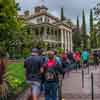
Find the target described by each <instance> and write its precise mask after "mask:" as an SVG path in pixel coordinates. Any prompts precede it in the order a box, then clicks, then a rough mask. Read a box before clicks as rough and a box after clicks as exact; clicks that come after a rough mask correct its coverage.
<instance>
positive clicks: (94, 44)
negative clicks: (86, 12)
mask: <svg viewBox="0 0 100 100" xmlns="http://www.w3.org/2000/svg"><path fill="white" fill-rule="evenodd" d="M90 40H91V48H97V38H96V32H94V25H93V12H92V9H91V10H90Z"/></svg>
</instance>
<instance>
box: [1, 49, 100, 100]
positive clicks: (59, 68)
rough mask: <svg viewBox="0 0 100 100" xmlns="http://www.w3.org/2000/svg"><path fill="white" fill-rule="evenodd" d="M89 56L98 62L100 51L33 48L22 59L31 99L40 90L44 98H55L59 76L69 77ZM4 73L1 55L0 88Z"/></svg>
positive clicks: (35, 97) (38, 94)
mask: <svg viewBox="0 0 100 100" xmlns="http://www.w3.org/2000/svg"><path fill="white" fill-rule="evenodd" d="M90 57H93V59H94V64H95V65H98V64H99V60H100V52H96V51H95V52H92V53H90V52H89V51H88V50H87V49H84V50H83V51H82V52H80V51H78V50H76V51H75V52H70V51H68V50H66V52H61V53H58V52H57V51H56V50H54V49H51V50H49V51H41V50H39V49H37V48H33V49H32V54H31V56H29V57H27V58H26V59H25V61H24V68H25V76H26V80H27V83H28V84H30V85H31V87H32V91H31V93H32V94H31V95H32V100H38V99H39V97H40V94H41V92H44V96H45V100H50V99H52V100H57V92H58V87H60V86H59V78H61V79H62V80H63V79H64V76H65V74H66V76H68V77H69V75H70V71H71V70H73V69H76V70H78V69H80V68H81V67H88V65H89V59H90ZM82 65H84V66H82ZM4 73H5V62H4V58H3V56H2V55H1V56H0V88H1V86H2V84H3V75H4ZM0 90H1V89H0Z"/></svg>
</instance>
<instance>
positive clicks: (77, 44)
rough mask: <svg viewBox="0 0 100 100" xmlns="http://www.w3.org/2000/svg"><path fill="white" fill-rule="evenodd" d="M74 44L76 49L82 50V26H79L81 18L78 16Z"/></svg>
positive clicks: (74, 31)
mask: <svg viewBox="0 0 100 100" xmlns="http://www.w3.org/2000/svg"><path fill="white" fill-rule="evenodd" d="M73 44H74V49H75V48H80V46H81V35H80V26H79V17H78V16H77V25H76V28H75V29H74V30H73Z"/></svg>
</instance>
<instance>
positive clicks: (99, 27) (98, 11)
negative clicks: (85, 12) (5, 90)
mask: <svg viewBox="0 0 100 100" xmlns="http://www.w3.org/2000/svg"><path fill="white" fill-rule="evenodd" d="M94 15H95V20H96V22H97V23H96V25H95V32H96V33H97V34H96V35H97V47H99V48H100V1H98V3H97V5H96V6H95V7H94Z"/></svg>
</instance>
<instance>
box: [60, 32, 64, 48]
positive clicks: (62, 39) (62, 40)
mask: <svg viewBox="0 0 100 100" xmlns="http://www.w3.org/2000/svg"><path fill="white" fill-rule="evenodd" d="M63 43H64V34H63V30H61V48H64V46H63Z"/></svg>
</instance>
